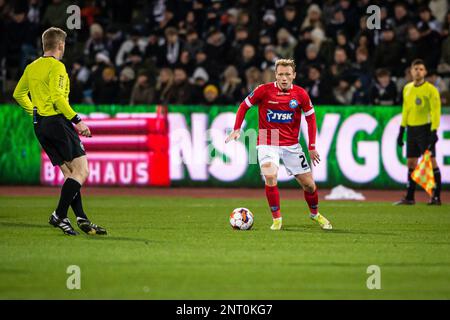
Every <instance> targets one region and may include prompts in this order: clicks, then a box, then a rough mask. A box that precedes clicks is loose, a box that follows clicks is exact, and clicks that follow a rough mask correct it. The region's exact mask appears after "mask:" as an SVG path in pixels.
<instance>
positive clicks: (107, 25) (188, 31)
mask: <svg viewBox="0 0 450 320" xmlns="http://www.w3.org/2000/svg"><path fill="white" fill-rule="evenodd" d="M72 4H76V5H78V6H79V7H80V9H81V11H80V12H81V22H82V23H81V29H79V30H68V28H67V25H66V23H67V18H68V17H69V16H70V14H68V13H67V7H68V6H69V5H72ZM371 4H376V5H378V6H379V8H380V9H381V10H380V20H381V23H380V28H375V29H372V28H370V27H368V25H370V23H369V24H368V23H367V20H368V17H369V14H367V13H366V9H367V7H368V6H369V5H371ZM50 26H57V27H61V28H63V29H64V30H66V31H67V33H68V38H67V42H66V54H65V57H64V60H63V61H64V62H65V64H66V67H67V71H68V74H69V77H70V79H71V92H70V101H71V103H88V104H131V105H137V104H154V103H158V104H204V105H217V104H237V103H239V102H241V101H242V99H243V98H244V97H245V96H246V95H247V94H248V93H249V92H251V91H252V90H253V89H254V88H255V87H256V86H258V85H259V84H261V83H265V82H269V81H274V73H273V68H274V63H275V61H276V59H278V58H294V59H295V61H296V63H297V70H296V71H297V79H296V83H297V84H299V85H302V86H303V87H304V88H306V89H307V91H308V92H309V94H310V96H311V99H312V101H313V102H314V103H315V104H316V105H320V104H338V105H349V104H361V105H393V104H400V103H401V100H402V95H401V92H402V88H403V86H404V84H405V83H407V82H409V81H411V79H410V75H409V69H408V66H409V64H410V63H411V61H412V60H414V59H416V58H421V59H423V60H425V62H426V64H427V67H428V70H429V74H428V78H427V80H428V81H430V82H431V83H433V84H434V85H435V86H436V87H437V88H438V89H439V91H440V93H441V98H442V102H443V105H450V94H449V90H448V84H449V80H450V37H449V31H450V11H449V4H448V1H447V0H431V1H430V0H428V1H421V0H405V1H392V0H386V1H368V0H357V1H351V0H323V1H314V0H303V1H301V0H265V1H263V0H261V1H255V0H253V1H252V0H234V1H233V0H229V1H227V0H222V1H220V0H209V1H192V0H179V1H174V0H155V1H144V0H126V1H125V0H109V1H106V0H100V1H99V0H97V1H95V0H84V1H65V0H48V1H45V0H28V1H27V0H15V1H14V0H0V67H1V69H0V70H1V73H0V77H1V78H0V81H1V83H2V88H1V90H2V94H1V96H0V102H7V101H10V100H11V92H12V90H13V88H14V85H15V83H16V82H17V80H18V79H19V77H20V75H21V74H22V71H23V69H24V68H25V66H26V65H27V64H28V63H29V62H31V61H32V60H33V59H35V58H37V57H39V56H40V55H41V54H42V49H41V43H40V35H41V33H42V31H43V30H45V29H46V28H48V27H50Z"/></svg>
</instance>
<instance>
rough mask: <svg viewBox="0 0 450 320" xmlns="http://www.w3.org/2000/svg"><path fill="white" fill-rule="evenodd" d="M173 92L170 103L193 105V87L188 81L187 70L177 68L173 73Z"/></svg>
mask: <svg viewBox="0 0 450 320" xmlns="http://www.w3.org/2000/svg"><path fill="white" fill-rule="evenodd" d="M173 75H174V77H173V90H172V91H171V95H170V96H169V103H173V104H189V103H191V95H192V87H191V85H190V83H189V81H188V77H187V74H186V70H184V69H182V68H180V67H177V68H175V70H174V72H173Z"/></svg>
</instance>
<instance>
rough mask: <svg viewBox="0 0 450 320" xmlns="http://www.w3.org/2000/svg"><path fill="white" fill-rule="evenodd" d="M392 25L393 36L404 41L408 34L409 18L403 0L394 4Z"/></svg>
mask: <svg viewBox="0 0 450 320" xmlns="http://www.w3.org/2000/svg"><path fill="white" fill-rule="evenodd" d="M392 22H393V27H394V32H395V38H396V39H397V40H398V41H400V42H401V43H405V42H406V38H407V35H408V25H409V24H410V23H411V19H410V18H409V15H408V8H407V6H406V4H405V3H404V2H397V3H396V4H395V6H394V17H393V20H392Z"/></svg>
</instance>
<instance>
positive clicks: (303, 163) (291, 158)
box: [256, 143, 311, 176]
mask: <svg viewBox="0 0 450 320" xmlns="http://www.w3.org/2000/svg"><path fill="white" fill-rule="evenodd" d="M256 149H257V150H258V162H259V166H260V167H261V166H262V165H263V164H264V163H267V162H273V163H274V164H275V165H276V166H277V167H279V166H280V158H281V160H283V163H284V165H285V167H286V171H287V173H288V174H289V175H290V176H295V175H297V174H303V173H308V172H311V168H310V167H309V164H308V161H307V160H306V156H305V154H304V153H303V150H302V147H301V146H300V144H299V143H297V144H294V145H292V146H267V145H260V146H256Z"/></svg>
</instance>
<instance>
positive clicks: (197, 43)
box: [184, 29, 205, 57]
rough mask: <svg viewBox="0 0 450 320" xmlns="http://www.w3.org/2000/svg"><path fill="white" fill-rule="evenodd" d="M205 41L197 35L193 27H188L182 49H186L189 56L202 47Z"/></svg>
mask: <svg viewBox="0 0 450 320" xmlns="http://www.w3.org/2000/svg"><path fill="white" fill-rule="evenodd" d="M204 46H205V43H204V42H203V40H201V39H200V38H199V37H198V33H197V31H196V30H195V29H188V30H187V32H186V42H185V45H184V50H187V51H188V52H189V54H190V55H191V57H193V56H195V54H196V53H197V52H198V51H199V50H201V49H203V47H204Z"/></svg>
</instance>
